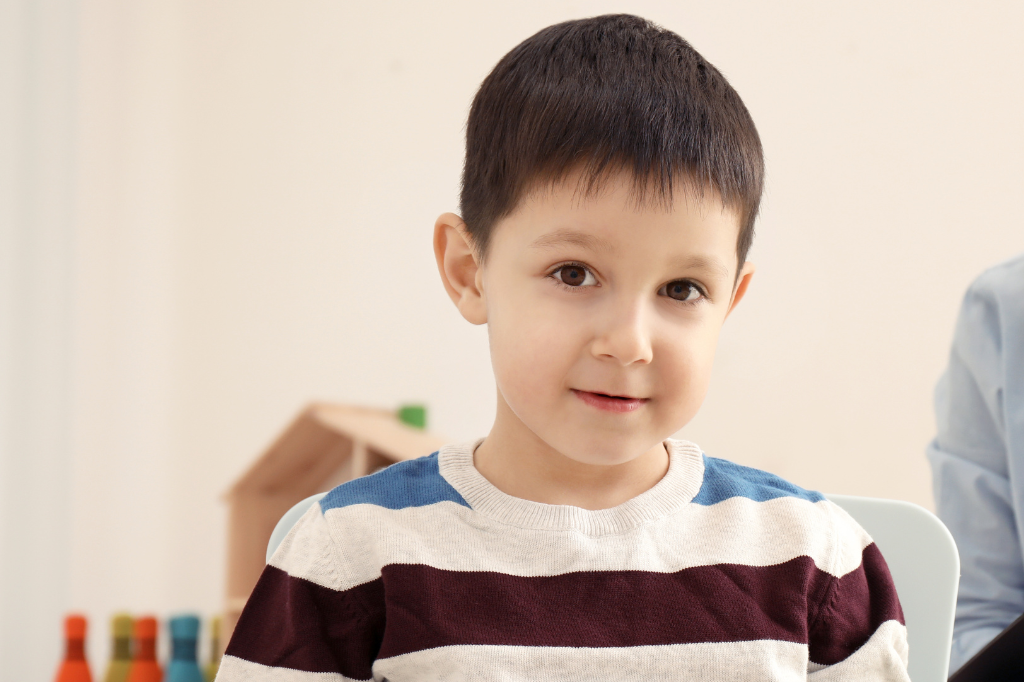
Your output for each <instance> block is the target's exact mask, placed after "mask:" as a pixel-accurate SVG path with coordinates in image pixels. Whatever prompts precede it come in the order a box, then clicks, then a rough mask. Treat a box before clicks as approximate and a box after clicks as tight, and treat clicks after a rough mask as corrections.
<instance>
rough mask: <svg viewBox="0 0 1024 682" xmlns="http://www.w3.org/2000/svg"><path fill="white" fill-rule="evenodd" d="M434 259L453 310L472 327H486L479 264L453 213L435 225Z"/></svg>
mask: <svg viewBox="0 0 1024 682" xmlns="http://www.w3.org/2000/svg"><path fill="white" fill-rule="evenodd" d="M434 258H436V259H437V270H438V272H440V273H441V281H442V282H443V283H444V288H445V291H447V292H448V295H449V296H450V297H451V299H452V302H453V303H455V307H456V308H458V309H459V312H460V313H462V316H463V317H464V318H466V319H467V320H468V321H470V322H472V323H473V324H485V323H486V322H487V300H486V298H485V297H484V291H483V271H482V270H481V268H480V260H479V259H478V258H477V253H476V250H475V249H474V248H473V242H472V241H471V239H470V236H469V232H468V231H467V230H466V223H464V222H463V221H462V218H460V217H459V216H457V215H455V214H454V213H444V214H442V215H441V217H439V218H438V219H437V222H436V223H434Z"/></svg>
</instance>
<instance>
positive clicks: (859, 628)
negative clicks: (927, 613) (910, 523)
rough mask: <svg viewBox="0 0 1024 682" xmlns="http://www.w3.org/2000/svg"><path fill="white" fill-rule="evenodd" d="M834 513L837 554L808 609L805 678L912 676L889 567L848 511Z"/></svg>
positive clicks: (816, 681) (824, 681) (902, 679)
mask: <svg viewBox="0 0 1024 682" xmlns="http://www.w3.org/2000/svg"><path fill="white" fill-rule="evenodd" d="M829 504H830V506H831V503H829ZM832 513H833V517H834V519H835V523H834V526H833V528H834V534H833V539H834V541H835V543H836V550H835V551H836V558H837V560H836V561H835V562H834V568H833V571H832V574H833V577H832V579H831V580H830V582H829V583H828V585H827V587H826V588H825V589H824V591H823V594H822V596H821V599H820V601H819V603H818V605H817V608H816V610H815V611H813V612H812V613H811V614H810V617H811V619H810V623H809V640H810V641H809V642H808V655H809V659H810V662H809V665H808V676H807V679H808V680H811V681H813V682H831V681H833V680H836V681H838V680H878V681H882V680H885V681H891V682H897V681H898V682H908V681H909V679H910V678H909V677H908V675H907V628H906V625H905V622H904V619H903V609H902V608H901V607H900V601H899V597H898V596H897V594H896V586H895V584H894V583H893V580H892V575H891V574H890V573H889V567H888V566H887V565H886V563H885V559H884V558H883V557H882V553H881V552H880V551H879V550H878V546H877V545H876V544H875V543H874V542H871V540H870V538H869V537H868V536H867V533H865V531H864V530H863V529H862V528H861V527H860V526H859V525H858V524H857V522H856V521H854V520H853V518H852V517H850V515H849V514H847V513H846V512H845V511H843V510H842V509H840V508H838V507H833V509H832ZM858 553H859V555H860V562H859V565H857V564H856V560H857V554H858ZM851 558H852V562H851ZM840 566H856V568H853V570H849V571H844V569H841V568H838V567H840ZM840 573H841V575H840Z"/></svg>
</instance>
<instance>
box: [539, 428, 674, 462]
mask: <svg viewBox="0 0 1024 682" xmlns="http://www.w3.org/2000/svg"><path fill="white" fill-rule="evenodd" d="M588 435H590V437H589V438H579V439H575V440H573V441H572V442H571V443H568V444H567V446H566V447H564V448H561V447H557V446H556V447H555V449H556V450H558V451H559V452H561V453H562V454H563V455H564V456H566V457H568V458H569V459H571V460H573V461H575V462H579V463H580V464H590V465H593V466H616V465H619V464H625V463H627V462H631V461H633V460H634V459H636V458H637V457H639V456H640V455H642V454H644V453H645V452H647V451H648V450H650V449H651V448H652V447H654V446H653V444H647V442H646V440H645V441H644V443H643V444H640V443H638V442H637V441H636V440H634V439H631V438H623V439H616V438H601V439H599V440H598V439H594V438H593V435H592V434H588ZM656 442H657V441H656Z"/></svg>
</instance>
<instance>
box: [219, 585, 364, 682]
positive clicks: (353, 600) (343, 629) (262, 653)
mask: <svg viewBox="0 0 1024 682" xmlns="http://www.w3.org/2000/svg"><path fill="white" fill-rule="evenodd" d="M383 606H384V591H383V585H382V583H381V580H380V579H379V578H378V579H377V580H374V581H371V582H369V583H365V584H363V585H359V586H358V587H354V588H352V589H349V590H345V591H344V592H339V591H337V590H331V589H328V588H326V587H321V586H320V585H317V584H316V583H312V582H309V581H308V580H303V579H301V578H294V577H292V576H289V575H288V574H287V573H285V572H284V571H282V570H281V569H279V568H275V567H273V566H267V567H266V568H265V569H264V570H263V574H262V575H261V576H260V579H259V582H257V583H256V587H255V589H253V592H252V595H251V596H250V597H249V601H248V602H247V603H246V605H245V609H243V610H242V615H241V616H240V617H239V619H238V625H236V626H235V632H234V634H233V635H232V636H231V642H230V643H229V644H228V648H227V653H228V654H229V655H231V656H236V657H238V658H242V659H245V660H247V661H252V662H254V663H261V664H263V665H268V666H276V667H281V668H291V669H293V670H304V671H307V672H315V673H341V674H342V675H345V676H346V677H351V678H354V679H357V680H368V679H370V677H371V676H372V674H371V671H370V666H371V665H372V664H373V660H374V659H375V658H376V657H377V650H378V649H379V647H380V641H381V635H382V633H383V630H384V611H383Z"/></svg>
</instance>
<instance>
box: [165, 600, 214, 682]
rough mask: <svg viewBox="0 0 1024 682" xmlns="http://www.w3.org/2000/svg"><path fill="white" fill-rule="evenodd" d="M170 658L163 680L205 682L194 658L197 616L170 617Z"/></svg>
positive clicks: (197, 632)
mask: <svg viewBox="0 0 1024 682" xmlns="http://www.w3.org/2000/svg"><path fill="white" fill-rule="evenodd" d="M168 625H169V629H170V631H171V660H170V662H169V663H168V664H167V671H166V672H167V675H166V677H165V678H164V682H205V680H203V673H202V671H201V670H200V669H199V661H197V660H196V644H197V643H198V641H199V618H197V617H196V616H191V615H186V616H177V617H175V618H171V620H170V622H169V624H168Z"/></svg>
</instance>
